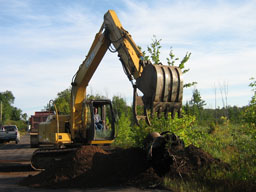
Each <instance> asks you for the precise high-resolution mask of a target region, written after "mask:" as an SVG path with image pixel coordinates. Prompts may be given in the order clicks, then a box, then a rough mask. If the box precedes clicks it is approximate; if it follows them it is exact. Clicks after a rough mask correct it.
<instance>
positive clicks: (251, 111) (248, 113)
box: [242, 78, 256, 126]
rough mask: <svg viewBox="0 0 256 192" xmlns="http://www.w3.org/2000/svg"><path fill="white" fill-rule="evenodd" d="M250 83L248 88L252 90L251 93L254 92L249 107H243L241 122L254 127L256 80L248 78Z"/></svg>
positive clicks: (255, 122)
mask: <svg viewBox="0 0 256 192" xmlns="http://www.w3.org/2000/svg"><path fill="white" fill-rule="evenodd" d="M250 80H251V81H252V82H251V83H250V84H249V86H250V87H251V88H252V91H253V92H254V94H253V96H252V98H251V101H250V102H249V105H248V106H247V107H245V109H244V111H243V113H242V118H243V121H244V122H246V123H249V124H250V125H253V126H255V125H256V79H255V78H250Z"/></svg>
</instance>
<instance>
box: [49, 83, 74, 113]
mask: <svg viewBox="0 0 256 192" xmlns="http://www.w3.org/2000/svg"><path fill="white" fill-rule="evenodd" d="M70 101H71V88H67V89H65V90H64V91H61V92H59V93H57V97H56V98H55V99H54V100H53V104H55V105H56V107H57V109H58V112H59V113H61V114H66V115H67V114H70ZM45 110H51V111H54V110H55V109H54V106H50V105H49V104H47V105H46V107H45Z"/></svg>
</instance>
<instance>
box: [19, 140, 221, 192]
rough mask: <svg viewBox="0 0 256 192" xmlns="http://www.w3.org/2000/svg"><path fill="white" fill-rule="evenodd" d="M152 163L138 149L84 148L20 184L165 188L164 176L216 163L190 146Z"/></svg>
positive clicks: (51, 186)
mask: <svg viewBox="0 0 256 192" xmlns="http://www.w3.org/2000/svg"><path fill="white" fill-rule="evenodd" d="M168 154H169V156H170V157H171V159H169V160H170V162H166V161H168V158H167V160H166V158H165V157H163V156H160V157H158V158H159V160H158V161H157V162H158V164H152V159H151V160H149V159H148V158H147V154H146V152H145V150H143V149H140V148H128V149H121V148H115V149H112V150H103V149H102V148H101V147H97V146H83V147H81V148H79V149H77V150H76V151H74V152H72V153H70V154H69V155H67V156H66V157H65V158H64V159H62V160H61V161H56V162H54V163H53V164H52V166H51V167H50V168H48V169H46V170H45V171H43V172H41V173H40V174H38V175H35V176H30V177H27V178H26V179H25V180H23V181H22V182H21V184H22V185H25V186H31V187H39V188H41V187H46V188H73V187H76V188H77V187H78V188H95V187H130V186H133V187H137V188H141V189H164V187H163V176H168V177H184V178H185V177H189V176H190V175H191V174H193V173H195V172H197V171H198V170H199V169H201V168H205V167H209V166H210V165H211V164H216V163H217V164H219V163H220V161H219V160H218V159H215V158H213V157H212V156H211V155H210V154H208V153H206V152H204V151H203V150H201V149H199V148H197V147H195V146H193V145H190V146H188V147H186V148H184V149H181V150H180V149H179V150H173V151H169V152H168Z"/></svg>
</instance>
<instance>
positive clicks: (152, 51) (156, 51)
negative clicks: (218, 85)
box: [142, 35, 197, 88]
mask: <svg viewBox="0 0 256 192" xmlns="http://www.w3.org/2000/svg"><path fill="white" fill-rule="evenodd" d="M161 41H162V39H159V40H158V39H157V38H156V36H155V35H153V39H152V43H151V44H150V46H148V47H147V50H148V53H149V55H150V56H147V55H146V52H145V51H143V52H142V53H143V55H144V58H145V60H150V59H149V58H151V62H152V63H153V64H161V61H160V49H161V48H162V46H161ZM190 56H191V53H186V55H185V56H184V57H183V59H182V60H181V62H180V63H179V64H176V62H177V61H179V60H180V59H179V58H178V57H175V55H174V53H173V50H172V47H171V48H170V52H169V57H167V58H166V60H167V64H168V65H169V66H177V67H179V68H180V69H181V71H182V73H183V74H185V73H187V72H189V70H190V69H186V68H185V63H187V61H188V60H189V59H190ZM195 84H197V82H191V83H185V84H184V85H183V87H184V88H187V87H191V86H193V85H195Z"/></svg>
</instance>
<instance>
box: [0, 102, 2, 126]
mask: <svg viewBox="0 0 256 192" xmlns="http://www.w3.org/2000/svg"><path fill="white" fill-rule="evenodd" d="M2 122H3V103H2V101H0V125H2Z"/></svg>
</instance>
